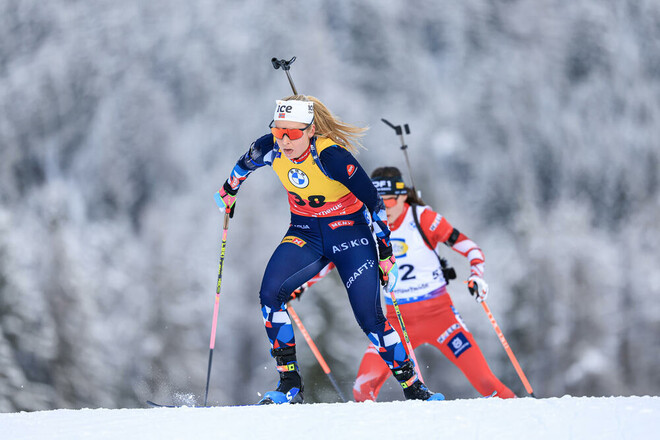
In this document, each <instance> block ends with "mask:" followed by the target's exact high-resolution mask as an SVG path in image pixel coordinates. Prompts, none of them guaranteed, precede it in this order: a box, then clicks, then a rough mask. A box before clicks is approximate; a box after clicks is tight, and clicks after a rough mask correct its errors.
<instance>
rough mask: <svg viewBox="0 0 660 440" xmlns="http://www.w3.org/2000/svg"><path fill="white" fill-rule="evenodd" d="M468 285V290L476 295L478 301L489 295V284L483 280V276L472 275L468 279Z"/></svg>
mask: <svg viewBox="0 0 660 440" xmlns="http://www.w3.org/2000/svg"><path fill="white" fill-rule="evenodd" d="M466 283H467V285H468V290H469V291H470V295H472V296H474V299H475V300H477V302H481V301H484V300H485V299H486V296H488V284H486V282H485V281H484V280H483V278H481V277H478V276H476V275H470V278H468V280H467V281H466Z"/></svg>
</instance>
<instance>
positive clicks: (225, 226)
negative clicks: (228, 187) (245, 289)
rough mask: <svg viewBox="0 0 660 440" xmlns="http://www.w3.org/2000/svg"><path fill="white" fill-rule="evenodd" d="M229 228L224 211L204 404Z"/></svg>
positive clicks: (213, 345)
mask: <svg viewBox="0 0 660 440" xmlns="http://www.w3.org/2000/svg"><path fill="white" fill-rule="evenodd" d="M228 228H229V212H225V220H224V224H223V227H222V246H221V248H220V265H219V266H218V285H217V286H216V289H215V305H214V306H213V324H212V325H211V342H210V344H209V367H208V371H207V372H206V391H205V392H204V406H206V403H207V401H208V397H209V383H210V380H211V364H212V363H213V348H215V331H216V329H217V324H218V309H219V306H220V287H221V285H222V266H223V265H224V262H225V248H226V247H227V229H228Z"/></svg>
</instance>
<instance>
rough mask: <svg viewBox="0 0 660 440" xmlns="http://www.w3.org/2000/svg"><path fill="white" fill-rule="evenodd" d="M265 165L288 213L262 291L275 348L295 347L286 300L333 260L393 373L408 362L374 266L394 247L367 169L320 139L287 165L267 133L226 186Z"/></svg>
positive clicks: (355, 310) (235, 184) (361, 322)
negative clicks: (282, 193) (277, 183)
mask: <svg viewBox="0 0 660 440" xmlns="http://www.w3.org/2000/svg"><path fill="white" fill-rule="evenodd" d="M264 165H270V166H271V167H272V168H273V169H274V170H275V172H276V173H277V175H278V177H279V178H280V181H281V182H282V184H283V185H284V187H285V189H286V190H287V192H288V193H289V205H290V208H291V224H290V226H289V229H288V231H287V232H286V234H285V236H284V238H283V239H282V242H281V243H280V245H279V246H278V247H277V248H276V249H275V252H274V253H273V255H272V257H271V259H270V261H269V262H268V265H267V267H266V271H265V273H264V277H263V280H262V283H261V289H260V292H259V299H260V302H261V309H262V314H263V319H264V325H265V327H266V333H267V335H268V338H269V340H270V342H271V345H272V347H273V348H282V347H291V346H295V339H294V333H293V327H292V325H291V320H290V318H289V314H288V312H287V310H286V308H287V306H286V304H287V301H288V299H289V297H290V295H291V292H293V290H294V289H296V288H297V287H299V286H300V285H302V284H303V283H305V282H306V281H307V280H309V279H310V278H312V277H313V276H314V275H316V274H317V273H318V272H319V271H320V270H321V269H322V268H323V267H325V266H326V265H327V264H328V263H330V262H332V263H334V264H335V266H336V267H337V271H338V273H339V275H340V277H341V279H342V282H343V283H344V286H345V287H346V291H347V292H348V297H349V301H350V304H351V307H352V309H353V314H354V315H355V318H356V320H357V322H358V324H359V325H360V328H361V329H362V330H363V331H364V332H365V334H366V335H367V336H368V337H369V339H370V340H371V342H372V343H373V344H374V345H375V346H376V347H377V348H378V351H379V353H380V355H381V357H382V358H383V360H384V361H385V362H386V363H387V365H388V366H389V367H390V368H397V367H399V366H401V365H402V364H404V363H405V362H407V361H408V355H407V354H406V351H405V349H404V347H403V344H402V343H401V340H400V338H399V336H398V334H397V333H396V331H394V329H393V328H392V327H391V326H390V324H389V322H388V321H387V319H386V318H385V315H384V314H383V311H382V309H381V305H380V280H379V266H378V261H379V257H380V258H387V257H389V256H390V255H391V252H392V248H391V246H390V243H389V229H388V227H387V222H386V215H385V207H384V205H383V202H382V199H381V198H380V197H379V196H378V193H377V192H376V189H375V188H374V186H373V184H372V183H371V179H370V178H369V176H368V175H367V174H366V172H365V171H364V169H363V168H362V167H361V166H360V164H359V163H358V162H357V160H356V159H355V158H354V157H353V155H352V154H351V153H350V152H349V151H348V150H347V149H346V148H344V147H342V146H339V145H337V144H335V143H334V142H333V141H332V140H330V139H328V138H324V137H314V138H312V140H311V143H310V147H309V149H308V150H307V152H306V153H305V154H303V155H302V156H301V157H300V158H298V159H297V160H296V161H291V160H289V159H287V158H286V157H285V156H283V155H282V154H281V152H280V149H279V146H278V144H277V142H276V140H275V138H274V137H273V136H272V135H270V134H268V135H265V136H262V137H261V138H259V139H257V140H256V141H255V142H254V143H253V144H252V145H251V147H250V149H249V151H248V152H247V153H246V154H245V155H243V156H242V157H241V158H240V159H239V160H238V162H237V163H236V166H235V167H234V169H233V170H232V173H231V176H230V178H229V179H228V180H227V183H226V184H225V187H227V186H229V187H231V190H232V191H234V193H235V192H236V191H238V188H239V187H240V185H241V183H242V182H243V181H244V180H245V179H246V178H247V177H248V176H249V174H250V173H251V172H252V171H254V170H255V169H257V168H260V167H262V166H264ZM372 227H373V230H374V232H375V233H376V240H374V236H373V234H372V230H371V228H372ZM376 244H377V245H378V246H376ZM377 248H378V251H377ZM379 254H380V255H379Z"/></svg>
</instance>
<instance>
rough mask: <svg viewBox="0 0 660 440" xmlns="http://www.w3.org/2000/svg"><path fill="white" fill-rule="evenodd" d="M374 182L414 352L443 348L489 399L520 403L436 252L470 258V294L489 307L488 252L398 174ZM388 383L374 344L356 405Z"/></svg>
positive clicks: (390, 314)
mask: <svg viewBox="0 0 660 440" xmlns="http://www.w3.org/2000/svg"><path fill="white" fill-rule="evenodd" d="M371 178H372V181H373V184H374V186H375V187H376V188H377V190H378V194H379V195H380V196H381V197H382V199H383V202H384V204H385V208H386V212H387V220H388V224H389V227H390V230H391V234H390V242H391V243H392V247H393V252H394V256H395V257H396V259H397V264H398V266H399V267H398V269H399V278H398V282H397V285H396V287H395V288H394V294H395V296H396V299H397V303H398V305H399V310H400V312H401V315H402V316H403V319H404V323H405V326H406V331H407V332H408V337H409V339H410V342H411V344H412V346H413V349H414V348H416V347H418V346H420V345H422V344H431V345H433V346H434V347H436V348H438V349H439V350H440V351H441V352H442V353H443V354H444V355H445V356H446V357H447V359H449V360H450V361H451V362H453V363H454V365H456V366H457V367H458V368H459V369H460V370H461V371H462V372H463V374H464V375H465V377H467V379H468V380H469V381H470V383H471V384H472V386H474V388H475V389H476V390H477V391H478V392H479V393H481V394H482V395H483V396H493V395H494V396H498V397H501V398H503V399H506V398H511V397H515V395H514V394H513V392H511V390H510V389H509V388H507V387H506V386H505V385H504V384H503V383H502V382H500V380H499V379H497V377H495V375H494V374H493V373H492V371H491V370H490V368H489V367H488V364H487V363H486V359H485V358H484V356H483V354H482V353H481V350H480V349H479V347H478V346H477V343H476V341H475V340H474V337H473V336H472V334H471V333H470V332H469V331H468V329H467V327H466V326H465V323H464V322H463V320H462V319H461V316H460V315H459V314H458V311H457V310H456V308H455V307H454V305H453V303H452V300H451V297H450V296H449V293H448V292H447V281H446V280H445V277H444V275H443V271H442V267H441V263H440V261H439V258H438V257H437V255H435V253H434V249H435V247H436V246H437V245H438V244H439V243H445V244H446V245H448V246H450V247H451V248H452V249H453V250H455V251H456V252H458V253H460V254H461V255H463V256H464V257H467V258H468V260H469V261H470V277H469V278H468V281H467V282H468V288H469V290H470V293H472V294H473V295H474V296H475V298H476V300H477V301H483V300H484V299H486V295H487V294H488V285H487V284H486V282H485V281H484V280H483V271H484V254H483V252H482V251H481V249H479V247H478V246H477V245H476V244H475V243H474V242H473V241H472V240H470V239H469V238H468V237H467V236H465V234H463V233H461V232H459V231H458V230H457V229H456V228H454V227H453V226H452V225H451V224H450V223H449V222H448V221H447V219H445V218H444V217H443V216H441V215H440V214H438V213H436V212H434V211H432V210H431V209H430V208H429V207H428V206H424V203H423V202H422V201H421V200H420V199H419V198H418V197H417V195H416V194H415V193H414V191H413V190H412V189H410V188H406V187H405V184H404V182H403V178H402V177H401V172H400V171H399V170H398V168H395V167H383V168H378V169H376V170H374V172H373V173H372V175H371ZM422 232H423V234H424V235H425V236H426V239H425V238H424V237H423V236H422ZM427 241H428V243H427ZM330 269H332V265H329V266H328V267H326V268H324V269H323V270H322V271H320V272H319V274H318V275H317V276H315V277H313V278H312V279H311V280H310V281H309V282H307V283H305V284H303V285H302V289H301V290H304V289H305V288H307V287H308V286H311V285H312V284H314V283H315V282H317V281H318V280H319V279H320V278H321V277H322V276H324V275H325V274H327V273H328V272H329V270H330ZM385 304H386V308H387V318H388V319H389V322H391V323H392V325H393V326H394V327H395V328H396V331H397V332H398V333H399V334H401V327H400V325H399V322H398V319H397V317H396V312H395V309H394V306H393V302H392V299H391V298H390V296H389V295H385ZM387 377H388V371H387V366H386V365H385V364H384V363H383V362H382V361H381V360H380V357H379V356H378V347H377V346H375V345H373V344H370V345H369V347H367V350H366V352H365V354H364V357H363V358H362V362H361V363H360V368H359V370H358V374H357V378H356V380H355V385H354V387H353V396H354V398H355V400H356V401H358V402H362V401H365V400H376V398H377V397H378V393H379V391H380V389H381V387H382V386H383V384H384V383H385V381H386V380H387Z"/></svg>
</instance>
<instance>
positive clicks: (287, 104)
mask: <svg viewBox="0 0 660 440" xmlns="http://www.w3.org/2000/svg"><path fill="white" fill-rule="evenodd" d="M275 102H276V104H277V105H276V106H275V114H274V115H273V120H274V121H275V122H277V121H293V122H302V123H304V124H309V123H310V122H312V119H314V103H313V102H311V101H280V100H277V101H275Z"/></svg>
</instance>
